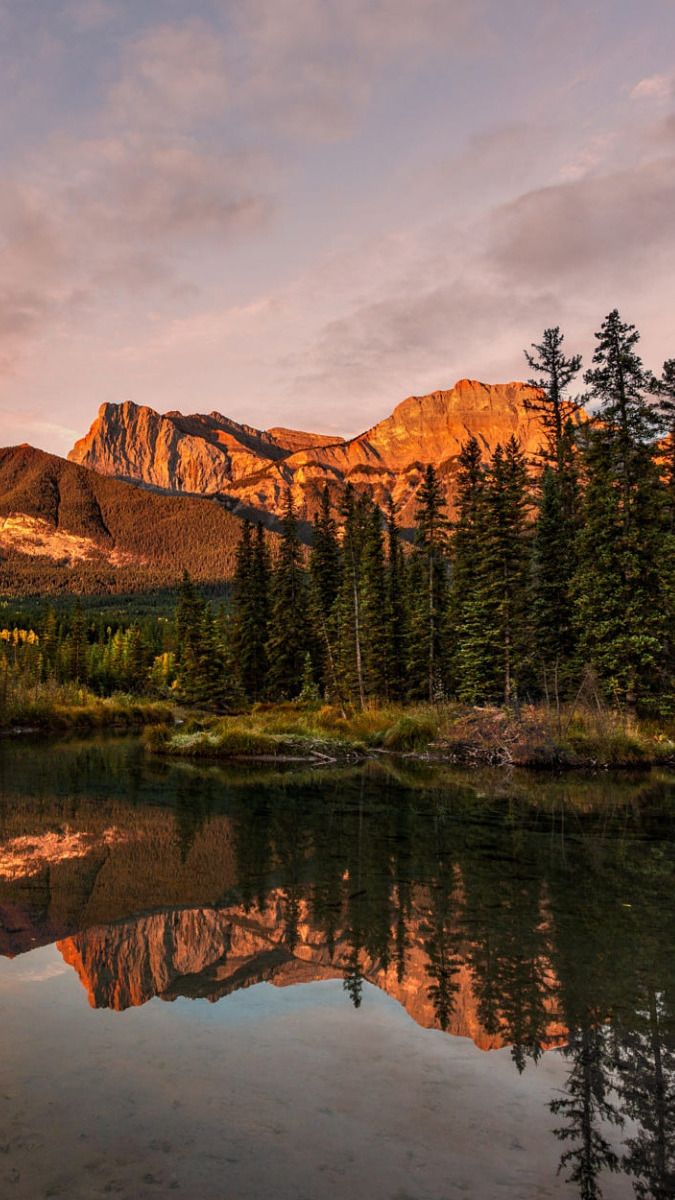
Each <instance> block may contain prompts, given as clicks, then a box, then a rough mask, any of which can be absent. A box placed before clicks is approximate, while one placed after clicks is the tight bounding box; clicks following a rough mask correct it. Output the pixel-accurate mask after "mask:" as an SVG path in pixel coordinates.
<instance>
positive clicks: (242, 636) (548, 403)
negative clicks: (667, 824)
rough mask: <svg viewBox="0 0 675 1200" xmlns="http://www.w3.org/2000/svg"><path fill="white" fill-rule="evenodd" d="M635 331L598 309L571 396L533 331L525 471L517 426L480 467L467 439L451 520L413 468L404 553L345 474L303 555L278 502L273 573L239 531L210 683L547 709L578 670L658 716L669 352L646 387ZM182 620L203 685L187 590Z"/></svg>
mask: <svg viewBox="0 0 675 1200" xmlns="http://www.w3.org/2000/svg"><path fill="white" fill-rule="evenodd" d="M638 340H639V334H638V332H637V330H636V329H635V327H634V326H632V325H629V324H626V323H624V322H623V321H622V320H621V318H620V316H619V313H618V312H617V311H616V310H614V311H613V312H611V313H610V314H609V316H608V317H607V318H606V320H605V321H604V322H603V324H602V327H601V329H600V331H599V333H598V334H597V335H596V349H595V353H594V355H593V364H592V366H591V367H590V368H589V369H588V370H587V371H586V372H585V374H584V377H583V378H584V382H585V384H586V389H587V390H586V392H585V394H584V395H583V396H572V395H570V388H571V385H572V383H573V381H574V380H575V378H576V377H577V375H579V373H580V371H581V367H582V364H581V358H580V356H578V355H572V356H569V357H568V356H567V355H566V353H565V350H564V345H563V343H564V338H563V335H562V334H561V333H560V330H559V328H551V329H546V330H545V331H544V334H543V338H542V341H541V342H540V343H538V344H537V343H534V344H533V346H532V351H531V352H526V357H527V361H528V364H529V366H530V368H531V369H532V371H533V373H534V376H533V378H532V379H531V380H530V381H529V382H530V384H531V385H532V386H533V387H534V388H536V389H537V391H536V392H535V393H533V395H532V397H531V398H530V399H529V400H528V401H527V406H528V408H529V409H530V410H531V411H532V412H533V414H535V415H536V417H537V418H538V419H539V421H540V423H541V427H542V431H543V445H542V446H541V448H540V451H539V453H538V455H537V456H536V460H535V462H534V463H532V462H530V463H528V461H527V460H526V457H525V454H524V452H523V450H522V448H521V446H520V445H519V443H518V442H517V440H516V439H515V437H511V438H510V439H509V441H508V442H507V443H506V444H505V445H498V446H497V447H496V449H495V451H494V454H493V456H492V459H491V461H486V460H485V459H484V457H483V454H482V451H481V447H480V444H479V442H478V440H477V439H476V438H474V437H471V438H469V439H468V440H467V442H466V443H465V444H464V445H463V446H462V448H461V453H460V455H459V458H458V462H457V473H456V495H455V513H454V518H453V519H452V520H450V517H449V515H448V510H447V505H446V500H445V494H444V490H443V487H442V485H441V482H440V479H439V476H438V473H437V471H436V470H435V469H434V467H433V466H428V467H427V468H426V472H425V475H424V479H423V482H422V485H421V487H420V488H419V491H418V494H417V506H416V511H415V524H416V529H415V533H414V544H413V546H412V548H411V549H410V552H409V553H406V552H405V549H404V540H403V537H402V531H401V529H400V527H399V524H398V522H397V514H396V511H395V508H394V506H393V504H392V503H390V504H389V506H388V508H387V511H386V512H384V513H383V512H382V511H381V509H380V508H379V507H378V505H377V504H376V503H375V502H374V501H373V499H372V498H371V497H370V496H369V495H367V494H361V495H358V494H357V493H356V491H355V490H354V488H353V487H352V486H351V485H350V484H349V483H348V484H347V485H346V487H345V488H344V490H343V492H342V494H341V497H340V499H339V504H338V517H339V519H336V517H335V516H334V515H333V513H334V505H333V503H332V498H331V495H330V493H329V490H328V488H326V489H325V490H324V492H323V495H322V499H321V504H320V508H319V512H318V514H317V516H316V518H315V521H314V527H313V537H312V545H311V551H310V554H309V561H308V563H306V562H305V557H304V554H303V547H302V545H301V542H300V539H299V537H298V530H297V522H296V517H295V514H294V510H293V503H292V499H291V496H290V493H288V494H287V498H286V504H285V511H284V514H283V519H282V523H281V539H280V546H279V551H278V556H277V559H276V562H275V563H274V564H272V563H271V562H270V557H269V552H268V547H267V543H266V539H265V536H264V532H263V529H262V527H261V526H258V527H257V528H253V527H252V526H251V525H250V524H248V523H245V524H244V527H243V532H242V536H241V540H240V543H239V546H238V549H237V558H236V570H235V580H234V594H233V602H232V615H231V621H230V623H229V626H228V631H227V632H228V641H227V645H226V646H223V647H222V649H221V654H224V655H225V657H226V658H227V657H229V663H230V669H229V671H225V675H226V677H227V684H225V683H223V684H221V690H222V688H223V687H224V688H225V690H227V688H229V689H230V697H232V695H234V692H238V693H239V694H240V695H241V696H243V697H244V699H245V700H246V701H247V702H256V701H261V700H282V699H285V698H286V699H290V698H295V697H297V696H298V695H300V694H302V695H304V696H310V695H312V694H313V693H315V694H317V695H319V694H320V695H321V696H324V697H325V698H327V699H328V700H329V701H330V702H332V703H333V704H335V705H337V706H339V707H340V708H342V709H345V708H346V706H347V705H354V704H356V705H360V706H361V707H365V706H366V705H367V704H368V703H369V702H371V701H375V702H377V701H392V700H393V701H404V702H405V701H429V702H436V701H439V700H442V699H444V698H452V697H454V698H457V699H459V700H460V701H463V702H466V703H470V704H485V703H506V704H512V703H515V702H518V701H522V700H536V699H542V698H548V699H549V701H550V700H552V699H555V701H556V703H558V704H559V703H560V701H561V700H564V699H569V698H571V697H573V696H574V694H575V692H576V691H577V690H578V688H579V686H580V683H581V682H582V681H583V680H584V679H585V678H587V677H588V675H589V673H590V674H591V675H592V677H593V679H594V680H596V681H597V687H598V689H599V691H601V692H604V693H605V694H606V696H607V697H609V698H610V699H612V700H613V701H614V702H616V703H618V704H623V705H626V706H627V707H629V708H639V709H640V710H642V711H659V710H660V711H670V709H671V708H672V705H673V698H674V693H673V669H674V667H675V662H674V660H673V645H672V636H671V633H670V630H671V629H672V626H673V603H674V598H675V589H674V583H675V576H674V570H673V566H674V555H673V547H674V541H673V539H674V534H675V359H671V360H669V361H668V362H666V363H665V364H664V368H663V374H662V376H661V378H660V379H656V378H655V377H654V376H653V375H652V374H651V373H650V372H649V371H648V370H647V369H646V368H645V367H644V366H643V363H642V361H641V359H640V357H639V356H638V354H637V351H636V346H637V342H638ZM584 406H590V407H591V408H592V410H593V415H592V417H591V418H590V419H586V417H585V414H584V413H582V412H581V411H580V410H581V409H582V407H584ZM533 468H534V469H533ZM190 614H191V616H190ZM200 623H201V628H202V631H203V632H202V633H201V634H200ZM179 624H180V625H181V636H180V637H179V639H178V644H177V650H176V653H177V657H178V671H179V677H180V678H182V680H183V683H182V686H183V688H184V690H186V691H189V690H190V689H191V688H193V690H194V688H195V687H196V689H197V690H199V688H202V689H203V690H204V694H205V695H206V692H208V691H209V689H211V690H213V689H214V687H215V686H216V685H215V682H214V679H213V676H214V674H215V671H216V670H217V669H218V670H219V669H220V667H221V665H222V661H221V659H220V658H219V657H218V655H217V654H214V650H213V642H214V637H215V632H214V625H213V619H212V618H210V617H209V616H208V614H207V613H206V611H205V610H204V609H203V607H202V608H201V609H199V604H198V602H197V601H196V600H195V597H194V595H193V596H192V597H191V595H190V584H189V581H186V582H185V583H184V594H183V597H182V600H181V605H180V608H179ZM200 637H201V638H202V642H203V644H202V645H200V644H199V643H200ZM216 640H217V638H216ZM209 664H210V665H211V666H210V669H209ZM200 679H201V680H202V682H201V683H200ZM207 680H209V681H210V682H207ZM221 700H222V702H223V703H227V696H225V695H222V696H221Z"/></svg>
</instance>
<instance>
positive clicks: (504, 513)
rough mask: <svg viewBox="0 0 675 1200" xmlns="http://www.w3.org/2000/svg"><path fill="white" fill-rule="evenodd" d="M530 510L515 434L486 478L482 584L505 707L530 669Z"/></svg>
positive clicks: (525, 477)
mask: <svg viewBox="0 0 675 1200" xmlns="http://www.w3.org/2000/svg"><path fill="white" fill-rule="evenodd" d="M528 507H529V498H528V476H527V468H526V466H525V460H524V456H523V453H522V450H521V449H520V446H519V444H518V442H517V441H516V439H515V437H513V436H512V437H511V438H509V441H508V442H507V444H506V448H505V449H504V450H502V447H501V446H497V448H496V450H495V453H494V456H493V460H492V467H491V469H490V474H489V478H488V485H487V495H486V511H487V515H488V519H489V535H488V547H487V565H486V572H485V574H486V579H485V581H484V586H486V587H487V590H488V604H489V606H490V607H492V608H493V611H494V616H493V626H494V630H495V648H496V649H497V652H498V659H497V664H496V665H497V672H498V680H499V691H500V692H501V695H502V697H503V699H504V702H505V703H506V704H509V703H510V702H511V700H512V699H513V697H514V695H517V694H518V691H519V685H520V684H521V683H522V681H523V680H524V679H525V678H526V676H527V671H528V667H529V663H528V659H529V655H530V636H529V630H528V621H527V617H528V611H529V595H528V589H529V563H530V529H529V527H528V524H527V510H528Z"/></svg>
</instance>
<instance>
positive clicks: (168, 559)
mask: <svg viewBox="0 0 675 1200" xmlns="http://www.w3.org/2000/svg"><path fill="white" fill-rule="evenodd" d="M240 531H241V522H240V521H239V519H238V518H237V517H236V516H233V515H232V514H231V513H230V512H228V511H227V510H226V509H224V508H223V507H222V505H220V504H217V503H215V502H214V501H212V500H207V499H201V498H194V497H190V496H166V495H158V494H156V493H154V492H151V491H148V490H147V489H146V488H142V487H137V486H133V485H131V484H129V483H124V482H122V481H120V480H117V479H110V478H107V477H106V476H104V475H98V474H97V473H96V472H94V471H90V470H87V469H86V468H84V467H80V466H77V465H76V464H74V463H71V462H67V461H66V460H65V459H62V458H57V457H56V456H55V455H51V454H45V453H44V452H43V451H41V450H36V449H34V448H33V447H31V446H25V445H24V446H14V447H10V448H8V449H4V450H0V591H2V592H4V593H11V594H27V593H31V592H32V593H36V592H40V593H44V592H57V591H61V590H68V591H71V590H72V591H76V592H81V593H85V592H90V593H91V592H122V591H128V590H136V589H144V588H147V587H156V586H173V585H175V584H177V583H178V582H179V580H180V576H181V573H182V570H183V568H184V567H185V568H187V570H188V571H189V572H190V574H191V575H192V576H193V577H194V578H195V579H196V580H199V581H201V582H217V581H220V580H224V579H227V578H230V577H231V575H232V570H233V566H234V553H235V548H236V545H237V542H238V540H239V535H240Z"/></svg>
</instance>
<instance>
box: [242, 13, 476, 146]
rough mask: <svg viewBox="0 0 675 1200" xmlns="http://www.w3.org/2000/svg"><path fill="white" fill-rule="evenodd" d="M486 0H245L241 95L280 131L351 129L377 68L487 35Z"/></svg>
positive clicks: (401, 66)
mask: <svg viewBox="0 0 675 1200" xmlns="http://www.w3.org/2000/svg"><path fill="white" fill-rule="evenodd" d="M484 12H485V5H484V3H483V0H477V2H476V3H475V4H472V5H470V6H469V5H467V4H465V3H464V2H463V0H417V2H416V3H415V4H411V3H409V0H246V2H245V3H243V4H242V5H241V6H240V7H239V8H237V9H236V10H235V16H234V20H235V23H236V31H237V41H238V44H239V45H240V47H241V60H242V63H243V71H242V73H241V76H240V89H241V98H242V99H243V100H244V102H245V103H246V105H247V106H250V108H251V110H252V112H253V113H254V114H255V112H256V111H257V112H258V116H259V118H260V119H263V120H265V121H267V122H272V123H273V124H274V125H275V126H276V127H277V128H278V129H280V130H282V132H283V133H284V134H285V135H289V134H291V135H294V136H296V137H307V138H315V139H318V140H326V139H327V140H331V139H338V138H341V137H345V136H347V135H348V134H350V133H352V132H353V130H354V128H355V126H356V123H357V121H358V120H359V119H360V117H361V115H362V113H363V111H364V109H365V108H366V106H367V104H368V103H369V101H370V99H371V97H372V95H373V91H374V88H375V86H376V85H377V84H378V83H380V82H381V77H382V74H383V72H385V71H386V70H387V69H391V68H396V70H397V72H398V73H399V75H400V74H401V73H402V72H405V71H408V70H410V69H412V68H414V67H416V66H419V61H420V56H421V55H422V54H425V55H427V56H428V54H429V52H432V53H438V54H444V55H445V56H446V59H447V55H448V52H451V51H455V52H457V53H462V52H464V53H469V52H470V51H471V50H472V49H474V48H475V47H476V45H478V44H480V43H482V41H483V40H484V37H485V34H484V28H485V26H484V21H483V18H484Z"/></svg>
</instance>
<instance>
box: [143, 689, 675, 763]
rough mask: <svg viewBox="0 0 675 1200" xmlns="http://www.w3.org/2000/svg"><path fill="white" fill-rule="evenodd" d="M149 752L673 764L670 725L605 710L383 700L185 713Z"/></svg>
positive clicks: (150, 743)
mask: <svg viewBox="0 0 675 1200" xmlns="http://www.w3.org/2000/svg"><path fill="white" fill-rule="evenodd" d="M145 742H146V746H147V748H148V749H149V750H150V751H153V752H155V753H162V754H170V755H176V756H179V757H186V758H211V759H220V758H239V759H245V758H251V759H266V758H270V759H275V758H278V759H283V758H288V759H303V758H305V759H315V760H316V761H322V760H323V761H325V760H341V759H350V758H351V759H354V758H362V757H365V756H370V755H373V756H374V755H378V754H382V753H389V754H402V755H406V754H408V755H415V756H423V757H425V758H427V759H429V760H431V761H434V760H435V761H446V762H454V763H463V764H475V765H477V766H478V765H509V766H520V767H529V768H538V769H554V770H555V769H565V768H574V767H603V768H604V767H640V766H649V765H650V764H654V763H665V762H671V761H673V762H675V729H668V728H666V727H661V726H656V725H651V724H647V723H642V724H641V723H639V722H637V721H636V720H635V718H633V717H631V716H628V715H626V714H621V713H618V712H613V711H606V712H594V711H591V710H587V711H585V710H580V711H576V710H574V711H573V710H572V709H571V708H570V709H569V710H567V711H564V710H563V711H561V713H560V714H559V715H558V714H555V713H553V712H551V711H550V710H548V709H546V708H544V707H535V706H526V707H522V708H520V709H514V708H468V707H466V706H459V705H450V704H444V705H439V706H432V705H417V706H415V707H403V706H398V705H383V706H378V707H375V706H373V707H371V708H368V709H366V711H365V712H360V711H353V712H350V713H348V715H347V716H346V717H343V716H342V715H341V713H340V712H339V711H338V710H337V709H335V708H333V707H331V706H330V705H324V706H319V705H316V706H311V705H310V706H307V705H301V704H298V703H296V704H290V703H289V704H278V705H260V706H256V707H255V708H254V709H253V710H252V711H251V712H250V713H246V714H240V715H237V716H231V717H212V716H208V715H207V716H203V717H200V716H191V717H190V716H188V718H187V719H186V720H185V721H184V722H183V723H182V724H180V725H178V726H177V725H168V724H164V725H162V726H160V727H155V728H150V729H147V730H146V732H145Z"/></svg>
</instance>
